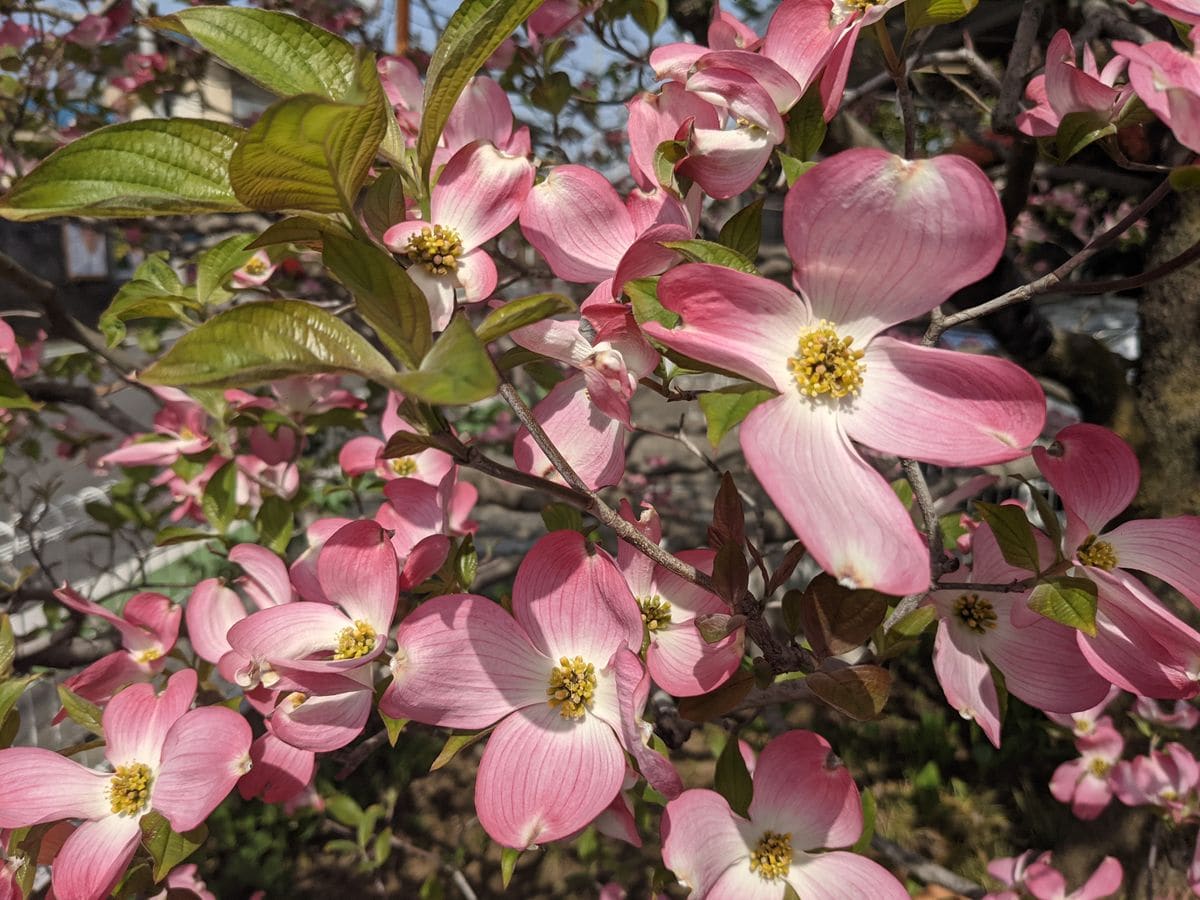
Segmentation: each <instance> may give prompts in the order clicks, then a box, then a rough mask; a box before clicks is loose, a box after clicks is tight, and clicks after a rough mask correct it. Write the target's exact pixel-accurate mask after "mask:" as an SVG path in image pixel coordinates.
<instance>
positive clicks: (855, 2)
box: [842, 0, 884, 12]
mask: <svg viewBox="0 0 1200 900" xmlns="http://www.w3.org/2000/svg"><path fill="white" fill-rule="evenodd" d="M883 2H884V0H842V4H843V5H844V6H847V7H849V8H850V9H857V10H860V11H862V12H866V11H867V10H868V9H870V8H871V7H872V6H878V5H879V4H880V3H883Z"/></svg>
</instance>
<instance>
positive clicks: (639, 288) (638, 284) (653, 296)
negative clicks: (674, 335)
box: [622, 278, 683, 328]
mask: <svg viewBox="0 0 1200 900" xmlns="http://www.w3.org/2000/svg"><path fill="white" fill-rule="evenodd" d="M622 290H623V291H624V293H625V296H627V297H628V298H629V302H630V305H631V306H632V307H633V318H634V319H635V320H637V323H638V324H639V325H644V324H645V323H646V322H657V323H658V324H659V325H661V326H663V328H674V327H676V326H677V325H678V324H679V323H680V322H682V321H683V317H682V316H681V315H679V313H677V312H672V311H671V310H669V309H667V308H666V307H665V306H663V305H662V304H661V303H660V302H659V301H658V279H657V278H635V279H634V280H633V281H627V282H625V287H624V288H623V289H622Z"/></svg>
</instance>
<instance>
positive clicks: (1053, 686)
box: [927, 525, 1110, 747]
mask: <svg viewBox="0 0 1200 900" xmlns="http://www.w3.org/2000/svg"><path fill="white" fill-rule="evenodd" d="M972 546H973V551H974V565H973V566H972V569H971V573H970V575H969V577H968V579H967V580H968V581H969V582H978V583H980V584H1007V583H1009V582H1012V581H1015V580H1020V579H1021V578H1023V577H1025V574H1026V573H1024V572H1022V571H1021V570H1020V569H1016V568H1014V567H1013V566H1010V565H1009V564H1008V563H1007V562H1005V560H1004V557H1003V556H1002V555H1001V553H1000V547H999V544H997V542H996V537H995V535H994V534H993V533H992V530H991V529H990V528H988V527H987V526H986V525H985V526H983V527H981V528H980V529H979V530H978V531H976V532H975V539H974V541H973V545H972ZM1027 597H1028V594H1027V593H1018V592H1015V591H987V590H980V591H971V590H968V591H963V590H952V591H937V590H935V591H933V592H932V593H930V595H929V599H928V601H927V602H928V603H930V604H932V605H933V606H934V607H936V609H937V611H938V616H939V617H940V619H941V621H940V622H939V623H938V631H937V639H936V641H935V643H934V651H933V666H934V671H935V672H936V673H937V678H938V681H939V683H940V684H941V685H942V690H943V691H945V693H946V699H947V700H948V701H949V702H950V705H951V706H953V707H954V708H955V709H957V710H958V711H959V713H961V714H962V716H963V717H964V718H970V719H974V720H975V721H976V722H977V723H979V727H980V728H982V729H983V732H984V734H986V735H987V737H988V740H990V741H991V742H992V743H993V744H994V745H996V746H997V747H999V746H1000V726H1001V721H1000V701H999V696H998V694H997V692H996V685H995V683H994V681H993V680H992V673H991V669H990V668H989V665H988V664H989V663H991V665H994V666H995V667H996V668H997V669H998V670H1000V672H1001V673H1002V674H1003V675H1004V683H1005V686H1006V687H1007V689H1008V691H1009V692H1010V693H1011V694H1012V695H1013V696H1015V697H1019V698H1020V699H1021V700H1024V701H1025V702H1026V703H1028V704H1030V705H1031V706H1035V707H1037V708H1038V709H1042V710H1048V711H1050V712H1059V713H1067V712H1073V711H1075V710H1078V709H1086V708H1087V707H1089V706H1092V705H1093V704H1095V703H1098V702H1100V701H1101V700H1102V699H1103V698H1104V697H1106V696H1107V695H1108V692H1109V687H1110V686H1109V684H1108V683H1107V682H1106V681H1105V680H1104V679H1103V678H1101V677H1100V675H1098V674H1097V673H1096V672H1095V671H1094V670H1093V669H1092V667H1091V666H1090V665H1089V663H1088V660H1087V659H1086V658H1085V657H1084V655H1083V654H1082V652H1081V651H1080V649H1079V647H1078V645H1077V642H1076V638H1075V634H1076V632H1075V630H1074V629H1071V628H1068V627H1066V626H1065V625H1060V624H1058V623H1057V622H1052V621H1050V620H1049V619H1045V618H1042V617H1041V616H1037V615H1032V616H1031V617H1030V621H1028V622H1026V623H1025V624H1023V625H1020V627H1019V623H1020V620H1019V619H1015V618H1014V615H1013V612H1014V609H1021V608H1023V607H1024V603H1025V600H1026V599H1027Z"/></svg>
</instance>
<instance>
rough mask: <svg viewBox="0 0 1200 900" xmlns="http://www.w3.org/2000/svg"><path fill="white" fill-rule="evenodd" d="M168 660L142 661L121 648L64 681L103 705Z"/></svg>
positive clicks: (148, 678)
mask: <svg viewBox="0 0 1200 900" xmlns="http://www.w3.org/2000/svg"><path fill="white" fill-rule="evenodd" d="M165 664H166V660H165V659H164V660H161V661H159V660H154V661H152V662H140V661H139V660H138V659H137V658H135V657H134V655H133V654H131V653H130V652H129V651H127V650H118V651H116V652H115V653H109V654H107V655H106V656H102V657H100V659H98V660H96V661H95V662H94V663H92V664H91V665H90V666H88V667H87V668H86V669H84V670H83V671H82V672H77V673H75V674H74V675H72V676H71V677H70V678H68V679H67V680H66V681H64V682H63V684H65V685H66V686H67V687H68V688H70V689H71V690H72V691H74V692H75V693H76V694H78V695H79V696H80V697H83V698H84V699H85V700H90V701H91V702H92V703H96V704H100V705H103V704H105V703H107V702H108V701H109V700H110V699H111V698H112V696H113V695H114V694H116V693H117V692H118V691H120V690H121V689H122V688H124V687H126V686H128V685H131V684H135V683H137V682H140V681H150V680H151V679H152V678H153V677H154V675H155V674H156V673H157V672H161V671H162V668H163V666H164V665H165ZM65 716H66V710H63V711H61V712H60V713H59V714H58V717H56V719H55V723H56V724H57V723H58V722H60V721H62V717H65Z"/></svg>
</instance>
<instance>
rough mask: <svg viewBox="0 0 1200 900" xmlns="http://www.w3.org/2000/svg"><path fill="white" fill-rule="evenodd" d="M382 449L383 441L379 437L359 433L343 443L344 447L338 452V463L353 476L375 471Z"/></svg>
mask: <svg viewBox="0 0 1200 900" xmlns="http://www.w3.org/2000/svg"><path fill="white" fill-rule="evenodd" d="M382 450H383V441H381V440H379V438H375V437H371V436H370V435H366V434H363V435H359V436H358V437H356V438H351V439H350V440H348V441H346V443H344V444H343V445H342V449H341V450H340V451H339V452H338V465H339V466H341V467H342V471H343V472H345V473H346V474H347V475H349V476H350V477H351V478H353V477H354V476H355V475H365V474H366V473H367V472H374V471H375V466H376V464H377V463H378V462H379V454H380V452H381V451H382Z"/></svg>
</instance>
